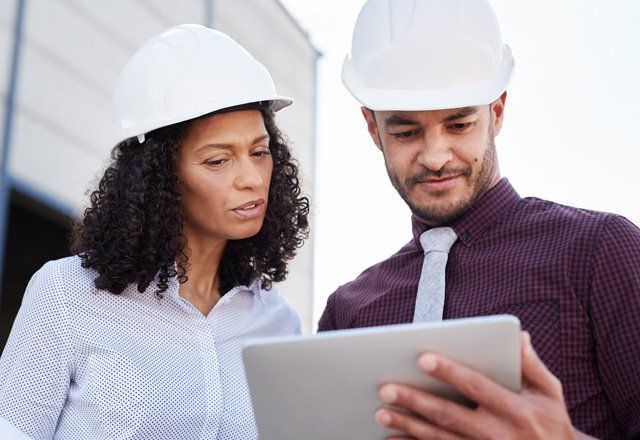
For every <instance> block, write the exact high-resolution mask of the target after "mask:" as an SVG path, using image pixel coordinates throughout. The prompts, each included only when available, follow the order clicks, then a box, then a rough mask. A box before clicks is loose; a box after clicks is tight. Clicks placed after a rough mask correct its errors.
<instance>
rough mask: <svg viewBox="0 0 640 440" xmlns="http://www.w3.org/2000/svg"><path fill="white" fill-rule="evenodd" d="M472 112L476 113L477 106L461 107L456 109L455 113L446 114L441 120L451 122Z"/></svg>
mask: <svg viewBox="0 0 640 440" xmlns="http://www.w3.org/2000/svg"><path fill="white" fill-rule="evenodd" d="M474 113H478V107H463V108H460V109H456V110H455V113H452V114H450V115H448V116H446V117H445V118H444V119H443V120H442V122H451V121H455V120H456V119H462V118H466V117H467V116H471V115H472V114H474Z"/></svg>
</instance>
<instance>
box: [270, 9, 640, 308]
mask: <svg viewBox="0 0 640 440" xmlns="http://www.w3.org/2000/svg"><path fill="white" fill-rule="evenodd" d="M282 3H283V4H285V6H286V7H287V8H288V9H289V10H290V11H291V13H292V14H293V15H294V16H295V17H296V18H297V20H298V21H299V23H300V24H301V25H302V27H303V28H304V29H306V30H307V32H308V33H309V36H310V38H311V41H312V42H313V44H314V45H315V47H316V48H317V49H319V50H320V51H321V52H322V53H323V56H322V58H321V60H320V62H319V72H318V73H319V81H318V138H317V169H316V200H315V206H316V223H315V239H316V240H315V249H316V254H315V296H316V298H315V314H316V320H317V318H318V317H319V314H320V313H321V312H322V309H323V308H324V304H325V302H326V298H327V296H328V295H329V294H330V293H331V292H332V291H333V290H335V288H336V287H338V286H339V285H340V284H343V283H345V282H347V281H350V280H351V279H353V278H354V277H356V276H357V275H358V274H359V273H360V272H361V271H362V270H363V269H365V268H367V267H368V266H370V265H372V264H374V263H376V262H378V261H380V260H382V259H384V258H386V257H387V256H389V255H390V254H392V253H393V252H395V251H396V250H397V249H399V248H400V247H401V246H402V245H403V244H404V243H406V242H407V241H408V240H409V239H410V237H411V231H410V213H409V210H408V208H406V207H405V205H404V203H403V202H402V201H401V199H400V197H399V196H398V195H397V193H396V192H395V191H394V190H393V188H392V187H391V184H390V183H389V180H388V177H387V175H386V172H385V169H384V164H383V161H382V156H381V154H380V153H379V152H378V151H377V149H376V148H375V147H374V145H373V143H372V142H371V140H370V139H369V137H368V135H367V133H366V129H365V125H364V122H363V121H362V117H361V115H360V110H359V105H358V103H357V102H356V101H355V100H354V99H353V98H351V96H350V95H349V94H348V92H347V91H346V90H345V89H344V87H343V86H342V84H341V82H340V67H341V64H342V60H343V58H344V56H345V54H346V53H347V52H348V51H349V46H350V43H351V32H352V28H353V24H354V22H355V19H356V17H357V14H358V12H359V10H360V7H361V6H362V4H363V3H364V1H363V0H341V1H309V0H282ZM492 4H493V5H494V8H495V10H496V14H497V16H498V20H499V21H500V23H501V28H502V35H503V39H504V41H505V42H506V43H507V44H509V45H510V46H511V48H512V51H513V53H514V56H515V60H516V74H515V77H514V80H513V82H512V83H511V86H510V88H509V91H508V98H507V107H506V113H505V122H504V126H503V129H502V133H501V134H500V135H499V136H498V138H497V139H496V144H497V147H498V155H499V158H500V168H501V171H502V175H503V176H505V177H508V178H509V180H510V181H511V183H512V184H513V185H514V186H515V188H516V189H517V190H518V192H519V193H520V194H521V195H522V196H536V197H540V198H545V199H550V200H553V201H556V202H559V203H563V204H568V205H572V206H577V207H580V208H587V209H595V210H600V211H610V212H615V213H618V214H622V215H624V216H626V217H627V218H629V219H630V220H632V221H633V222H634V223H636V224H640V193H639V191H640V172H639V171H638V167H639V165H640V142H639V141H638V137H639V135H640V82H639V81H638V78H640V2H639V1H636V0H562V1H557V0H544V1H541V0H539V1H536V2H521V1H513V0H493V1H492Z"/></svg>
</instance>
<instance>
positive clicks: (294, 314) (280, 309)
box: [259, 286, 301, 333]
mask: <svg viewBox="0 0 640 440" xmlns="http://www.w3.org/2000/svg"><path fill="white" fill-rule="evenodd" d="M259 295H260V298H261V300H262V303H263V305H264V306H265V307H266V309H267V313H268V315H270V316H271V318H272V319H275V320H277V321H278V322H279V323H281V324H282V325H286V326H288V327H291V329H292V330H293V332H295V333H300V327H301V324H300V313H299V312H298V310H297V309H296V308H295V307H294V306H293V304H291V302H290V301H289V300H288V299H287V298H286V297H285V296H284V295H283V294H282V293H281V292H280V290H279V289H278V287H276V286H273V287H271V289H270V290H265V289H260V292H259Z"/></svg>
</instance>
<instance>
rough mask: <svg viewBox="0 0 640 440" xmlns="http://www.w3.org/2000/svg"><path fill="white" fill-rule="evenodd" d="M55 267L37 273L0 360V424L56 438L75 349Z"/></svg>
mask: <svg viewBox="0 0 640 440" xmlns="http://www.w3.org/2000/svg"><path fill="white" fill-rule="evenodd" d="M57 268H58V267H57V265H56V264H55V263H47V264H45V265H44V266H43V267H42V268H41V269H40V270H39V271H38V272H36V273H35V274H34V275H33V277H32V278H31V281H29V285H28V286H27V290H26V291H25V294H24V297H23V300H22V305H21V307H20V311H19V312H18V316H17V317H16V320H15V322H14V324H13V328H12V330H11V334H10V335H9V340H8V341H7V345H6V346H5V348H4V351H3V353H2V357H0V419H2V418H4V419H5V420H7V421H8V422H9V423H11V424H12V425H14V426H15V427H17V428H18V429H19V430H21V431H22V432H24V433H25V434H27V435H29V436H31V437H33V438H34V439H50V438H53V435H54V433H55V429H56V425H57V423H58V418H59V415H60V411H61V410H62V407H63V405H64V402H65V400H66V397H67V391H68V389H69V381H70V377H71V374H72V373H71V372H72V368H73V365H72V364H73V356H72V353H73V349H72V344H71V335H70V330H69V318H68V316H67V308H66V304H65V302H64V298H63V296H62V294H61V293H62V290H61V286H59V285H58V284H59V277H58V276H57Z"/></svg>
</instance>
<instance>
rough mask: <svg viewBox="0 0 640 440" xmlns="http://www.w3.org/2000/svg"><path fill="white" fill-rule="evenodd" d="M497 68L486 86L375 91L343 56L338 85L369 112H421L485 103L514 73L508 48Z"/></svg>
mask: <svg viewBox="0 0 640 440" xmlns="http://www.w3.org/2000/svg"><path fill="white" fill-rule="evenodd" d="M504 48H505V50H504V55H503V59H502V63H501V65H500V68H499V69H498V71H497V73H496V75H495V76H494V78H493V79H492V81H490V82H489V83H484V84H477V85H471V86H466V87H459V88H452V89H439V90H407V89H379V88H371V87H367V86H365V85H364V83H363V81H362V79H361V78H362V74H361V72H358V71H357V70H356V68H355V66H354V63H353V62H352V60H351V59H350V58H349V57H347V58H345V60H344V63H343V64H342V83H343V84H344V86H345V87H346V88H347V90H349V92H350V93H351V94H352V95H353V97H354V98H356V100H358V102H360V103H361V104H362V105H363V106H365V107H367V108H369V109H371V110H379V111H385V110H397V111H424V110H443V109H452V108H461V107H470V106H476V105H485V104H489V103H491V102H493V101H495V100H496V99H498V97H500V95H501V94H502V93H503V92H504V91H505V90H506V89H507V87H508V86H509V84H510V82H511V79H512V77H513V74H514V70H515V62H514V59H513V55H512V53H511V49H510V48H509V46H507V45H505V46H504Z"/></svg>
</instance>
